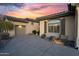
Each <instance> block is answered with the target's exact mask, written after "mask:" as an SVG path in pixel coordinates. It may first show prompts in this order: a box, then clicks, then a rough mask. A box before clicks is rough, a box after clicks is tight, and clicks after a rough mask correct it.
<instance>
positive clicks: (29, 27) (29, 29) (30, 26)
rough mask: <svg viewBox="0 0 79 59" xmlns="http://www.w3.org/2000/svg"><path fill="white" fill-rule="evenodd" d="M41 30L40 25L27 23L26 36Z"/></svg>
mask: <svg viewBox="0 0 79 59" xmlns="http://www.w3.org/2000/svg"><path fill="white" fill-rule="evenodd" d="M38 29H39V24H38V23H33V24H32V23H31V22H29V23H27V24H26V34H30V33H32V31H33V30H38Z"/></svg>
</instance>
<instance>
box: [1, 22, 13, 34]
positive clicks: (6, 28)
mask: <svg viewBox="0 0 79 59" xmlns="http://www.w3.org/2000/svg"><path fill="white" fill-rule="evenodd" d="M9 30H13V24H12V23H11V22H7V21H0V31H1V32H3V31H4V32H8V31H9Z"/></svg>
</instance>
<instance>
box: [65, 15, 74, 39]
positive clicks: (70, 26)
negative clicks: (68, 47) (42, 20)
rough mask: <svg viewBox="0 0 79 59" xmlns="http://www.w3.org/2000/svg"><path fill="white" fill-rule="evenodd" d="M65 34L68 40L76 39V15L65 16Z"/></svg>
mask: <svg viewBox="0 0 79 59" xmlns="http://www.w3.org/2000/svg"><path fill="white" fill-rule="evenodd" d="M65 36H67V38H68V40H75V17H74V16H68V17H65Z"/></svg>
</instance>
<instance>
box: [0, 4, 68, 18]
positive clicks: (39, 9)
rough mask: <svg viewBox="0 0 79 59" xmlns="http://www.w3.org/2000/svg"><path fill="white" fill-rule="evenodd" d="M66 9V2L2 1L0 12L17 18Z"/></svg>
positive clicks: (32, 16) (42, 14)
mask: <svg viewBox="0 0 79 59" xmlns="http://www.w3.org/2000/svg"><path fill="white" fill-rule="evenodd" d="M63 11H68V6H67V4H66V3H3V4H0V14H3V15H8V16H13V17H17V18H33V19H35V18H37V17H41V16H45V15H49V14H55V13H59V12H63Z"/></svg>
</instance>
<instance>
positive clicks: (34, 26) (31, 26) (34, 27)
mask: <svg viewBox="0 0 79 59" xmlns="http://www.w3.org/2000/svg"><path fill="white" fill-rule="evenodd" d="M12 23H13V24H14V30H11V31H9V33H10V36H11V37H13V36H15V25H25V29H26V30H25V34H29V33H32V31H33V30H38V28H39V26H38V25H39V24H38V23H33V24H32V23H31V22H29V23H21V22H12Z"/></svg>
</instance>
